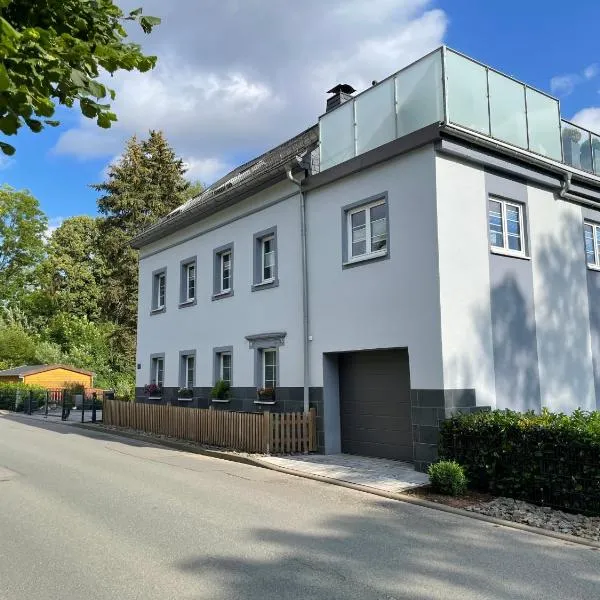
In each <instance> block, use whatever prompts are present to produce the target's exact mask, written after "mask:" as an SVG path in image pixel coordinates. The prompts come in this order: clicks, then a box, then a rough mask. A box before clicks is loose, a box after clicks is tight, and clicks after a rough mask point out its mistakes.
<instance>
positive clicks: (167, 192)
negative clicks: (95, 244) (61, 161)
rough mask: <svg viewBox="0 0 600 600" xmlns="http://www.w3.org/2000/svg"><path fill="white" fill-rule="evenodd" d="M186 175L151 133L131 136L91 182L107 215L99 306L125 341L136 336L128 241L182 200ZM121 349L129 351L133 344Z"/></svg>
mask: <svg viewBox="0 0 600 600" xmlns="http://www.w3.org/2000/svg"><path fill="white" fill-rule="evenodd" d="M184 173H185V167H184V164H183V161H181V160H180V159H178V158H177V157H176V155H175V153H174V151H173V150H172V148H171V147H170V146H169V144H168V143H167V141H166V139H165V138H164V136H163V134H162V133H161V132H157V131H151V132H150V136H149V138H148V139H147V140H142V141H139V140H138V139H137V138H136V137H135V136H134V137H133V138H131V139H130V140H129V141H128V143H127V147H126V149H125V152H124V153H123V155H122V156H121V158H120V159H119V160H118V161H116V162H115V163H113V164H112V165H111V166H110V168H109V171H108V178H107V180H106V181H105V182H104V183H101V184H97V185H94V186H92V187H93V188H94V189H95V190H96V191H98V192H100V193H101V196H100V198H99V199H98V209H99V211H100V213H101V214H103V215H104V216H105V218H104V219H103V220H102V223H101V227H100V231H101V236H102V240H103V243H102V245H101V248H102V252H103V254H104V261H105V264H106V265H107V270H106V275H105V278H104V282H105V288H104V294H103V307H102V310H103V314H105V315H110V317H111V320H113V321H114V322H115V323H117V324H119V325H120V326H122V327H123V328H124V330H125V331H126V332H127V335H128V336H129V339H135V328H136V321H137V291H138V290H137V286H138V263H137V252H136V251H135V250H133V249H132V248H131V247H130V240H131V238H132V237H134V236H135V235H137V234H139V233H140V232H141V231H142V230H143V229H145V228H147V227H148V226H150V225H151V224H154V223H155V222H156V221H157V220H158V219H160V218H161V217H164V216H165V215H167V214H168V213H169V212H171V211H172V210H174V209H175V208H176V207H178V206H179V205H181V204H182V203H183V202H185V200H186V199H187V189H188V188H189V185H190V184H189V183H188V182H187V181H186V180H185V179H184V177H183V175H184ZM121 333H122V334H123V331H122V332H121ZM122 350H123V352H130V354H131V355H133V344H130V347H128V348H123V349H122Z"/></svg>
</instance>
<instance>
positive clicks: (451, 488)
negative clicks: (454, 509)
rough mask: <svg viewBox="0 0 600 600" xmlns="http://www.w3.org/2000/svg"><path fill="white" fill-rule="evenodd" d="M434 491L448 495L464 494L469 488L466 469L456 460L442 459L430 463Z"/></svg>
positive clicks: (429, 471) (430, 476)
mask: <svg viewBox="0 0 600 600" xmlns="http://www.w3.org/2000/svg"><path fill="white" fill-rule="evenodd" d="M427 474H428V475H429V481H430V482H431V487H432V489H433V491H434V492H437V493H438V494H446V495H448V496H462V495H463V494H464V493H465V491H466V490H467V477H466V476H465V471H464V469H463V468H462V467H461V466H460V465H459V464H458V463H457V462H456V461H454V460H441V461H439V462H437V463H434V464H432V465H429V469H428V471H427Z"/></svg>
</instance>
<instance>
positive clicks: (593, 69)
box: [583, 63, 600, 79]
mask: <svg viewBox="0 0 600 600" xmlns="http://www.w3.org/2000/svg"><path fill="white" fill-rule="evenodd" d="M598 73H600V67H599V66H598V64H597V63H594V64H593V65H590V66H589V67H586V68H585V69H584V71H583V76H584V77H585V78H586V79H594V77H596V76H597V75H598Z"/></svg>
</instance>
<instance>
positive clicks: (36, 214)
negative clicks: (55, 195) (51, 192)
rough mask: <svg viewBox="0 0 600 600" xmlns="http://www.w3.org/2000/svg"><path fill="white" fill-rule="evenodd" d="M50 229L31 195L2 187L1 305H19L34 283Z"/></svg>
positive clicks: (0, 241)
mask: <svg viewBox="0 0 600 600" xmlns="http://www.w3.org/2000/svg"><path fill="white" fill-rule="evenodd" d="M47 225H48V220H47V219H46V215H45V214H44V213H43V212H42V211H41V209H40V205H39V203H38V201H37V200H36V199H35V198H34V197H33V196H32V195H31V193H30V192H28V191H27V190H20V191H18V190H15V189H13V188H11V187H9V186H7V185H5V186H2V187H0V303H4V304H11V303H13V302H15V301H17V299H18V298H19V297H21V296H22V295H23V291H24V290H26V289H28V288H30V287H31V285H32V284H33V283H34V270H35V266H36V265H37V264H38V263H40V261H41V260H42V258H43V257H44V253H45V248H44V237H43V236H44V233H45V232H46V228H47Z"/></svg>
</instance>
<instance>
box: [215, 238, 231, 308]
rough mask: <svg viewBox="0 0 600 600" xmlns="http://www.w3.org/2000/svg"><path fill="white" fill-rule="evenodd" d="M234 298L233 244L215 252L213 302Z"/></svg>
mask: <svg viewBox="0 0 600 600" xmlns="http://www.w3.org/2000/svg"><path fill="white" fill-rule="evenodd" d="M228 296H233V242H231V243H229V244H226V245H225V246H221V247H219V248H215V250H213V296H212V298H213V300H217V299H219V298H227V297H228Z"/></svg>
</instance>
